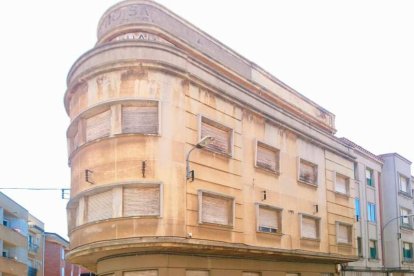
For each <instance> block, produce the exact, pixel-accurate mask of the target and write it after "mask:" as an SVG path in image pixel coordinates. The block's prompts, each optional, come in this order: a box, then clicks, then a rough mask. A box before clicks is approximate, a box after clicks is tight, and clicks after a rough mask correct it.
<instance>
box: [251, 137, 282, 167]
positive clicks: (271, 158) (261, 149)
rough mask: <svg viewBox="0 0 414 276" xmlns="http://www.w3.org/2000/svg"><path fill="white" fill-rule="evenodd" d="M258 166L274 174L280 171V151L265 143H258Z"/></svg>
mask: <svg viewBox="0 0 414 276" xmlns="http://www.w3.org/2000/svg"><path fill="white" fill-rule="evenodd" d="M256 154H257V157H256V166H257V167H261V168H264V169H268V170H271V171H274V172H277V171H279V151H278V150H277V149H274V148H271V147H268V146H266V145H265V144H263V143H260V142H258V143H257V153H256Z"/></svg>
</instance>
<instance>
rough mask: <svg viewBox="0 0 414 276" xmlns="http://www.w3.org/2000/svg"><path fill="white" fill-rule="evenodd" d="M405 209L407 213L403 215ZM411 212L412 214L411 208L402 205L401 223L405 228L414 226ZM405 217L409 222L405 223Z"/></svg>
mask: <svg viewBox="0 0 414 276" xmlns="http://www.w3.org/2000/svg"><path fill="white" fill-rule="evenodd" d="M404 211H406V212H407V214H406V215H403V212H404ZM411 214H412V211H411V210H410V209H408V208H405V207H402V206H400V217H401V219H400V223H401V227H403V228H409V229H411V228H412V223H411ZM403 216H407V217H406V218H404V217H403ZM404 219H407V221H408V223H405V222H404Z"/></svg>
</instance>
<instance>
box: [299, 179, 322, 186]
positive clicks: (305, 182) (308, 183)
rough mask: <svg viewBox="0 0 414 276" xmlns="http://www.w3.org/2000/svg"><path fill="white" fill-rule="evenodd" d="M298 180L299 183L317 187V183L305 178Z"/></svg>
mask: <svg viewBox="0 0 414 276" xmlns="http://www.w3.org/2000/svg"><path fill="white" fill-rule="evenodd" d="M298 182H299V183H301V184H305V185H307V186H310V187H314V188H318V184H315V183H313V182H308V181H305V180H302V179H298Z"/></svg>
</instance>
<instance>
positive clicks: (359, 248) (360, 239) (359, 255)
mask: <svg viewBox="0 0 414 276" xmlns="http://www.w3.org/2000/svg"><path fill="white" fill-rule="evenodd" d="M357 247H358V248H357V249H358V257H360V258H362V257H363V256H364V255H363V253H362V250H363V249H362V238H361V237H357Z"/></svg>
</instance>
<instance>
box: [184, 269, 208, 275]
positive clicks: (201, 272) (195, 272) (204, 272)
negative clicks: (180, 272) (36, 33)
mask: <svg viewBox="0 0 414 276" xmlns="http://www.w3.org/2000/svg"><path fill="white" fill-rule="evenodd" d="M185 276H209V272H208V271H207V270H187V271H186V272H185Z"/></svg>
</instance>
